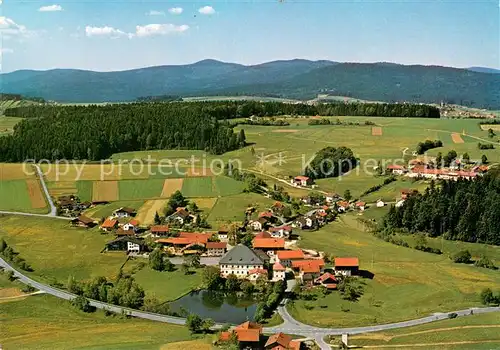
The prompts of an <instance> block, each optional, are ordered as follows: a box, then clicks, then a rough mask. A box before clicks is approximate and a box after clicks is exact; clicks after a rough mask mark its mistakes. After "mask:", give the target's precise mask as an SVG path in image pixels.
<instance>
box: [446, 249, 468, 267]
mask: <svg viewBox="0 0 500 350" xmlns="http://www.w3.org/2000/svg"><path fill="white" fill-rule="evenodd" d="M471 258H472V255H471V254H470V252H469V251H468V250H461V251H459V252H458V253H456V254H455V255H453V256H452V258H451V259H452V260H453V262H455V263H458V264H469V263H470V262H471Z"/></svg>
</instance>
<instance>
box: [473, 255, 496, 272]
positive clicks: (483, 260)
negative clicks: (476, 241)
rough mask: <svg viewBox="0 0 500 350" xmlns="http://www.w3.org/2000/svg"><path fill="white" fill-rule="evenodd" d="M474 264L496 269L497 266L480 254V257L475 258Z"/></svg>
mask: <svg viewBox="0 0 500 350" xmlns="http://www.w3.org/2000/svg"><path fill="white" fill-rule="evenodd" d="M474 265H476V266H477V267H484V268H486V269H491V270H496V269H497V267H496V266H495V264H493V261H491V260H490V259H489V258H488V257H487V256H484V255H483V256H481V258H479V260H477V261H476V262H475V263H474Z"/></svg>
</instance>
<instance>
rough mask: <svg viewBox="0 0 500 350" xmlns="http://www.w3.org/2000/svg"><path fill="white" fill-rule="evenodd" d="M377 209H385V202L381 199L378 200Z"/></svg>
mask: <svg viewBox="0 0 500 350" xmlns="http://www.w3.org/2000/svg"><path fill="white" fill-rule="evenodd" d="M376 206H377V208H383V207H385V202H384V201H383V200H381V199H379V200H377V204H376Z"/></svg>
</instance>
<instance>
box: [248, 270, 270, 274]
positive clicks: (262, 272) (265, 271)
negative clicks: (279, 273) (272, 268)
mask: <svg viewBox="0 0 500 350" xmlns="http://www.w3.org/2000/svg"><path fill="white" fill-rule="evenodd" d="M254 273H258V274H259V275H267V270H266V269H252V270H249V271H248V274H249V275H253V274H254Z"/></svg>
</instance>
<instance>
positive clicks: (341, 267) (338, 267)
mask: <svg viewBox="0 0 500 350" xmlns="http://www.w3.org/2000/svg"><path fill="white" fill-rule="evenodd" d="M334 270H335V274H336V275H342V276H352V275H357V274H358V271H359V259H358V258H355V257H349V258H335V268H334Z"/></svg>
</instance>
